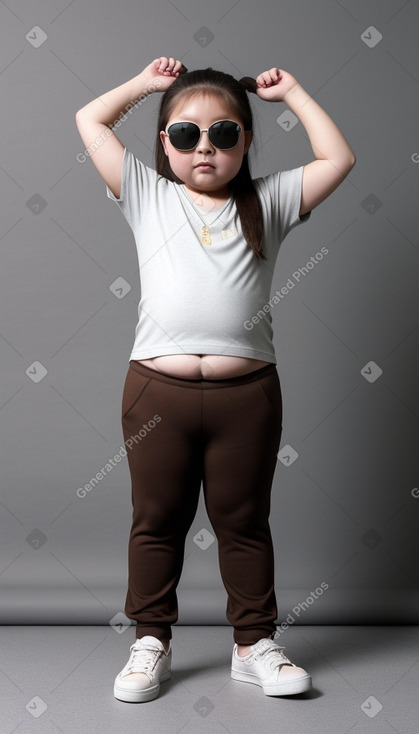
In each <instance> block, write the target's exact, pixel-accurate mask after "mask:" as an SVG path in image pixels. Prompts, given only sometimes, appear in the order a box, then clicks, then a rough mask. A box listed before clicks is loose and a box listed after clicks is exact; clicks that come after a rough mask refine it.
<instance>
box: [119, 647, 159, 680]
mask: <svg viewBox="0 0 419 734" xmlns="http://www.w3.org/2000/svg"><path fill="white" fill-rule="evenodd" d="M161 654H162V653H161V652H160V651H159V650H154V649H151V648H148V647H135V643H134V645H133V646H132V647H131V657H130V659H129V661H128V664H127V668H126V671H125V673H128V672H129V673H148V672H149V671H151V670H152V669H153V667H154V666H155V664H156V662H157V660H158V659H159V657H160V656H161Z"/></svg>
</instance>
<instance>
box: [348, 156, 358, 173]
mask: <svg viewBox="0 0 419 734" xmlns="http://www.w3.org/2000/svg"><path fill="white" fill-rule="evenodd" d="M355 163H356V155H355V153H354V152H353V150H351V154H350V156H349V160H348V173H349V171H350V170H351V169H352V168H353V167H354V165H355Z"/></svg>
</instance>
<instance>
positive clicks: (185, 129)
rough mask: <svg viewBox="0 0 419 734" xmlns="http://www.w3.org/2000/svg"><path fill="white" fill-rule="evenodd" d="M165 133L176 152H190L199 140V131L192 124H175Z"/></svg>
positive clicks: (196, 126)
mask: <svg viewBox="0 0 419 734" xmlns="http://www.w3.org/2000/svg"><path fill="white" fill-rule="evenodd" d="M167 133H168V135H169V140H170V142H171V143H172V145H173V146H174V147H175V148H177V149H178V150H191V149H192V148H194V147H195V145H196V144H197V142H198V140H199V135H200V130H199V127H198V125H195V123H193V122H175V123H173V125H170V126H169V128H168V130H167Z"/></svg>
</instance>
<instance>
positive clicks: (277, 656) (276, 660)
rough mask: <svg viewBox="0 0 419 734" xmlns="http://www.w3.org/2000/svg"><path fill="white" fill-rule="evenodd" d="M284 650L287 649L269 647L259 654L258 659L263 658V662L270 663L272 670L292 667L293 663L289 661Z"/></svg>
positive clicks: (277, 646) (276, 646) (275, 646)
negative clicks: (287, 666)
mask: <svg viewBox="0 0 419 734" xmlns="http://www.w3.org/2000/svg"><path fill="white" fill-rule="evenodd" d="M282 650H285V647H283V646H282V647H281V646H279V645H272V647H269V648H267V649H266V650H262V651H261V652H259V653H257V657H259V658H262V657H263V660H264V661H266V662H267V663H268V665H269V666H270V667H271V668H272V670H276V668H279V667H280V666H281V665H284V664H288V665H291V661H290V660H288V658H287V657H286V655H284V653H283V652H282Z"/></svg>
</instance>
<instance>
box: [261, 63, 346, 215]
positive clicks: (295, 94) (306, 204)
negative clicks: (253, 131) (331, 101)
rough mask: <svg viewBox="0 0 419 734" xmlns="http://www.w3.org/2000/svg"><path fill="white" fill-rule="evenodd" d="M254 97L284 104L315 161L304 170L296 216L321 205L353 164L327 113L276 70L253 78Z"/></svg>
mask: <svg viewBox="0 0 419 734" xmlns="http://www.w3.org/2000/svg"><path fill="white" fill-rule="evenodd" d="M256 82H257V88H256V90H255V92H256V94H257V95H258V96H259V97H261V99H266V100H268V101H269V102H284V103H285V104H286V105H287V106H288V107H289V108H290V109H291V110H292V112H294V114H295V115H296V116H297V117H298V119H299V120H300V122H301V124H302V125H303V126H304V128H305V130H306V132H307V135H308V137H309V140H310V143H311V147H312V148H313V152H314V155H315V156H316V160H315V161H312V162H311V163H307V165H305V166H304V172H303V184H302V193H301V208H300V216H301V215H303V214H306V213H307V212H309V211H311V210H312V209H314V207H316V206H317V205H318V204H320V202H322V201H324V199H326V198H327V197H328V196H330V194H331V193H332V192H333V191H334V190H335V189H336V188H337V187H338V186H339V184H340V183H342V181H343V180H344V179H345V178H346V176H347V175H348V173H349V172H350V170H351V169H352V168H353V166H354V165H355V163H356V158H355V153H354V152H353V150H352V148H351V147H350V145H349V143H348V141H347V140H346V138H345V137H344V135H343V134H342V133H341V131H340V130H339V128H338V126H337V125H336V123H335V122H333V120H332V119H331V117H329V115H328V114H327V112H325V110H324V109H323V108H322V107H320V105H319V104H318V103H317V102H316V101H315V100H314V99H313V97H311V96H310V95H309V94H308V92H306V91H305V90H304V89H303V87H302V86H301V84H299V82H297V80H296V79H295V77H293V76H292V75H291V74H289V73H288V72H286V71H284V70H282V69H277V68H276V67H274V68H272V69H270V70H269V71H266V72H264V73H263V74H260V75H259V76H258V77H257V78H256Z"/></svg>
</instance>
